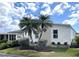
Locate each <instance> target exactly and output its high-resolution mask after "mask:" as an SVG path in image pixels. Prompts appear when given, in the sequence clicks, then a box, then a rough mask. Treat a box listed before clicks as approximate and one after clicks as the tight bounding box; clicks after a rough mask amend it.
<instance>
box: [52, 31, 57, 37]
mask: <svg viewBox="0 0 79 59" xmlns="http://www.w3.org/2000/svg"><path fill="white" fill-rule="evenodd" d="M53 38H58V30H53Z"/></svg>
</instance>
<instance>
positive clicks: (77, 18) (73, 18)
mask: <svg viewBox="0 0 79 59" xmlns="http://www.w3.org/2000/svg"><path fill="white" fill-rule="evenodd" d="M69 18H70V19H69V20H64V21H63V24H70V25H75V24H76V23H79V11H78V10H77V11H76V10H75V11H74V12H72V13H71V14H70V15H69Z"/></svg>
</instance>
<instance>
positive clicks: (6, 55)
mask: <svg viewBox="0 0 79 59" xmlns="http://www.w3.org/2000/svg"><path fill="white" fill-rule="evenodd" d="M0 57H26V56H21V55H13V54H4V53H0Z"/></svg>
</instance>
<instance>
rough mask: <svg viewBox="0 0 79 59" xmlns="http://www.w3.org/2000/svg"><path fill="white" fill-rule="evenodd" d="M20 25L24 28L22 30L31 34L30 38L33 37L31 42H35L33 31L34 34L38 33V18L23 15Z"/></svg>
mask: <svg viewBox="0 0 79 59" xmlns="http://www.w3.org/2000/svg"><path fill="white" fill-rule="evenodd" d="M19 26H20V28H21V29H22V31H24V32H26V33H28V36H30V38H31V42H33V40H32V33H34V34H36V33H37V29H38V23H37V20H35V19H31V18H29V17H23V18H22V19H21V20H20V24H19Z"/></svg>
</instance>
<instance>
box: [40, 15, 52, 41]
mask: <svg viewBox="0 0 79 59" xmlns="http://www.w3.org/2000/svg"><path fill="white" fill-rule="evenodd" d="M48 19H49V16H48V15H40V17H39V24H40V36H39V40H40V39H41V37H42V34H43V32H45V31H47V28H48V27H52V22H51V21H50V20H48Z"/></svg>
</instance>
